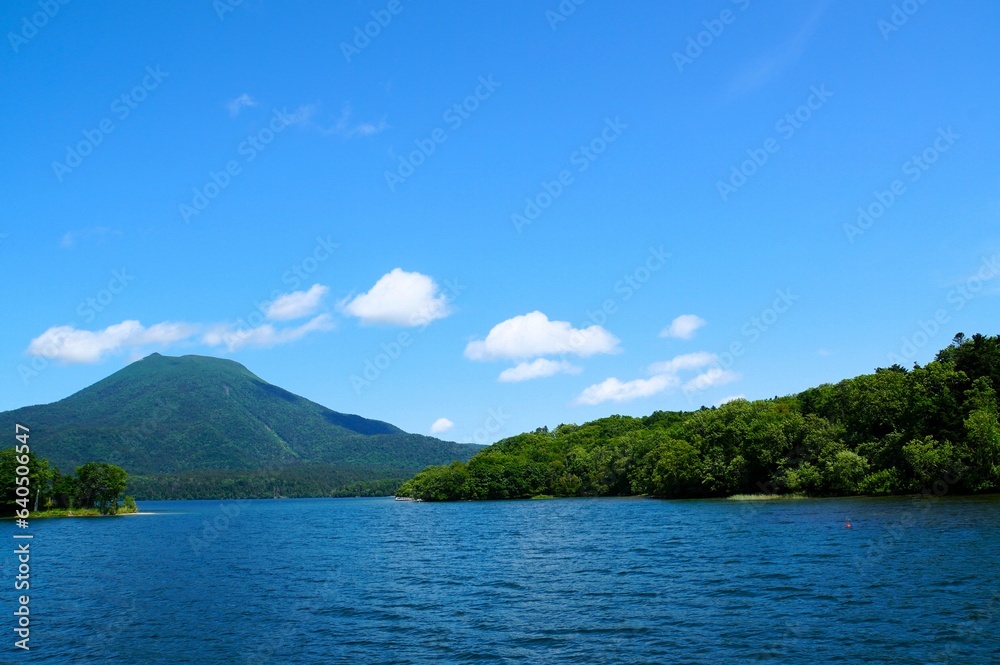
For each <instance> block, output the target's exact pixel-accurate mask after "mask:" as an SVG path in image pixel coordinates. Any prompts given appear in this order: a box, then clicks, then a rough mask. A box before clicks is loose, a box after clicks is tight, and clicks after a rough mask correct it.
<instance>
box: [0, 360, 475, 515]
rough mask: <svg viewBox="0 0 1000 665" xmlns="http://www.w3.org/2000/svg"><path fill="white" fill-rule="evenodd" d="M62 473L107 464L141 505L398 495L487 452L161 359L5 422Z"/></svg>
mask: <svg viewBox="0 0 1000 665" xmlns="http://www.w3.org/2000/svg"><path fill="white" fill-rule="evenodd" d="M0 416H2V417H3V420H4V421H5V422H9V423H15V422H16V423H21V424H23V425H25V426H27V427H30V428H31V432H32V437H33V442H34V445H33V448H32V450H33V451H34V452H36V453H37V454H38V455H40V456H42V457H45V458H47V459H48V460H49V461H50V462H51V464H52V465H53V466H55V467H58V468H59V469H63V470H65V469H74V468H76V467H77V466H80V465H81V464H84V463H86V462H90V461H99V462H106V463H109V464H114V465H117V466H120V467H122V468H123V469H125V470H126V471H127V472H128V474H129V491H130V492H131V493H133V494H135V496H136V498H137V499H144V498H232V497H261V496H273V495H275V494H278V495H282V496H331V495H342V494H351V495H353V494H371V493H381V494H391V492H392V490H393V489H394V488H395V487H396V486H397V485H398V483H399V482H400V481H401V480H402V479H405V478H407V477H409V476H411V475H412V474H413V473H415V472H416V471H418V470H419V469H421V468H423V467H425V466H427V465H428V464H441V463H447V462H450V461H452V460H466V459H468V458H469V457H470V456H471V455H472V454H473V453H475V452H476V451H478V450H480V449H481V447H480V446H472V445H462V444H458V443H453V442H450V441H442V440H440V439H436V438H433V437H429V436H421V435H419V434H409V433H407V432H404V431H403V430H401V429H399V428H398V427H396V426H394V425H391V424H389V423H386V422H382V421H378V420H370V419H367V418H363V417H361V416H356V415H352V414H346V413H339V412H337V411H333V410H331V409H328V408H326V407H325V406H322V405H320V404H317V403H315V402H312V401H310V400H308V399H305V398H304V397H300V396H298V395H295V394H293V393H291V392H288V391H287V390H284V389H282V388H279V387H278V386H275V385H272V384H270V383H268V382H266V381H264V380H263V379H261V378H260V377H258V376H257V375H255V374H254V373H253V372H251V371H250V370H248V369H247V368H246V367H244V366H243V365H240V364H239V363H237V362H234V361H232V360H224V359H221V358H212V357H207V356H193V355H192V356H182V357H170V356H162V355H160V354H158V353H154V354H152V355H150V356H148V357H146V358H143V359H142V360H138V361H136V362H133V363H131V364H130V365H128V366H126V367H124V368H123V369H121V370H119V371H118V372H115V373H114V374H112V375H111V376H109V377H107V378H105V379H103V380H101V381H98V382H97V383H95V384H94V385H92V386H89V387H87V388H84V389H83V390H81V391H79V392H77V393H75V394H73V395H70V396H69V397H67V398H65V399H63V400H60V401H58V402H54V403H52V404H45V405H40V406H29V407H24V408H21V409H16V410H14V411H7V412H5V413H3V414H0Z"/></svg>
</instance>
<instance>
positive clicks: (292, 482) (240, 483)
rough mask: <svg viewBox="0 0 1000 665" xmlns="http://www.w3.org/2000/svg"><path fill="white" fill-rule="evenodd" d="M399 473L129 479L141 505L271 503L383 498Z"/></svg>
mask: <svg viewBox="0 0 1000 665" xmlns="http://www.w3.org/2000/svg"><path fill="white" fill-rule="evenodd" d="M406 475H407V474H406V473H405V472H404V471H403V470H402V469H400V468H379V467H372V468H363V467H361V468H359V467H338V466H333V465H308V466H306V465H303V466H286V467H274V468H271V469H249V470H235V471H234V470H218V471H216V470H206V471H192V472H188V473H180V474H171V475H162V476H131V477H130V478H129V482H128V491H129V493H130V494H132V495H134V496H136V497H138V498H139V499H141V500H157V501H160V500H173V499H271V498H275V497H281V498H301V497H345V496H389V495H392V494H393V492H395V491H396V489H397V488H398V487H399V486H400V484H401V483H402V482H403V481H404V480H405V479H406Z"/></svg>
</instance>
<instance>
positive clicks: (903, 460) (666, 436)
mask: <svg viewBox="0 0 1000 665" xmlns="http://www.w3.org/2000/svg"><path fill="white" fill-rule="evenodd" d="M998 388H1000V336H994V337H986V336H984V335H973V336H972V337H969V338H966V337H965V336H964V335H962V334H961V333H960V334H958V335H956V336H955V338H954V340H953V342H952V344H951V346H949V347H947V348H945V349H943V350H941V351H940V352H939V353H938V354H937V356H936V358H935V360H933V361H931V362H929V363H927V364H926V365H924V366H922V367H921V366H916V365H915V366H914V367H913V368H912V369H907V368H904V367H902V366H900V365H893V366H892V367H887V368H880V369H877V370H876V371H875V373H874V374H863V375H861V376H857V377H854V378H852V379H845V380H843V381H840V382H839V383H836V384H824V385H821V386H817V387H815V388H810V389H808V390H806V391H804V392H801V393H799V394H796V395H788V396H786V397H775V398H774V399H766V400H757V401H753V402H750V401H747V400H745V399H738V400H734V401H731V402H728V403H726V404H723V405H722V406H719V407H713V408H710V409H709V408H702V409H701V410H699V411H694V412H664V411H657V412H655V413H653V414H652V415H650V416H646V417H644V418H632V417H628V416H611V417H609V418H602V419H600V420H595V421H592V422H589V423H584V424H583V425H560V426H559V427H557V428H556V429H555V430H553V431H551V432H550V431H549V430H548V429H547V428H540V429H538V430H535V431H534V432H532V433H525V434H519V435H518V436H514V437H511V438H508V439H504V440H503V441H499V442H497V443H495V444H494V445H493V446H491V447H489V448H487V449H485V450H483V451H482V452H480V453H478V454H477V455H475V456H474V457H472V458H471V459H470V460H469V462H468V463H467V464H464V463H462V462H453V463H452V464H450V465H447V466H438V467H431V468H428V469H425V470H423V471H421V472H420V473H419V474H417V475H416V476H415V477H414V478H412V479H411V480H409V481H407V482H406V483H404V484H403V485H402V486H401V487H400V488H399V490H398V492H397V494H398V495H400V496H407V497H411V498H415V499H423V500H428V501H447V500H459V499H519V498H528V497H533V496H546V495H547V496H622V495H635V494H646V495H651V496H659V497H667V498H700V497H724V496H731V495H734V494H760V493H764V494H783V493H793V494H806V495H812V496H842V495H854V494H868V495H883V494H906V493H921V494H925V495H931V494H933V495H936V496H941V495H942V494H947V493H954V494H963V493H964V494H971V493H985V492H998V491H1000V403H998V400H997V389H998Z"/></svg>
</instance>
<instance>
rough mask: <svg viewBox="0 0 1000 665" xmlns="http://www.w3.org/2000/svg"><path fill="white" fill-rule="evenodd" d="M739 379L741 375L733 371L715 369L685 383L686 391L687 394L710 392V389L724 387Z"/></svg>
mask: <svg viewBox="0 0 1000 665" xmlns="http://www.w3.org/2000/svg"><path fill="white" fill-rule="evenodd" d="M739 379H740V375H739V374H737V373H736V372H734V371H732V370H728V369H722V368H721V367H713V368H711V369H710V370H708V371H707V372H705V373H703V374H699V375H698V376H696V377H694V378H693V379H691V380H690V381H688V382H687V383H685V384H684V390H685V392H692V391H697V390H708V389H709V388H716V387H718V386H724V385H726V384H727V383H732V382H733V381H739Z"/></svg>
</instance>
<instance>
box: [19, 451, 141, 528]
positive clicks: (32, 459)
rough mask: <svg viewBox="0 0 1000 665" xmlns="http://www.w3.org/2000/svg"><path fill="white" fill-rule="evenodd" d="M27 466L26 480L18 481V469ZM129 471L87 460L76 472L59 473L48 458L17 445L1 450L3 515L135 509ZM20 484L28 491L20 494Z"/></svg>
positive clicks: (102, 512)
mask: <svg viewBox="0 0 1000 665" xmlns="http://www.w3.org/2000/svg"><path fill="white" fill-rule="evenodd" d="M19 466H26V467H28V470H29V471H28V474H27V475H26V476H22V477H21V478H22V480H23V478H27V479H28V480H27V483H21V482H18V477H19V476H18V474H17V468H18V467H19ZM127 482H128V474H126V473H125V470H124V469H122V468H121V467H118V466H115V465H113V464H105V463H103V462H87V463H86V464H83V465H81V466H78V467H77V468H76V473H75V474H64V473H60V472H59V469H57V468H55V467H53V466H51V465H50V464H49V462H48V460H45V459H42V458H40V457H37V456H35V455H34V454H32V453H24V454H19V453H18V452H17V449H16V448H8V449H6V450H0V516H2V517H10V516H11V515H14V514H15V511H17V510H18V509H28V510H29V511H31V512H32V513H35V512H39V511H41V512H45V511H59V510H66V511H72V510H74V509H76V510H77V511H78V512H79V511H84V512H86V511H92V512H97V513H99V514H101V515H113V514H116V513H119V512H135V510H136V507H135V501H134V500H133V499H132V497H130V496H125V487H126V484H127ZM19 486H22V488H23V487H27V493H26V494H24V495H23V496H22V495H21V494H18V492H17V488H18V487H19Z"/></svg>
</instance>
